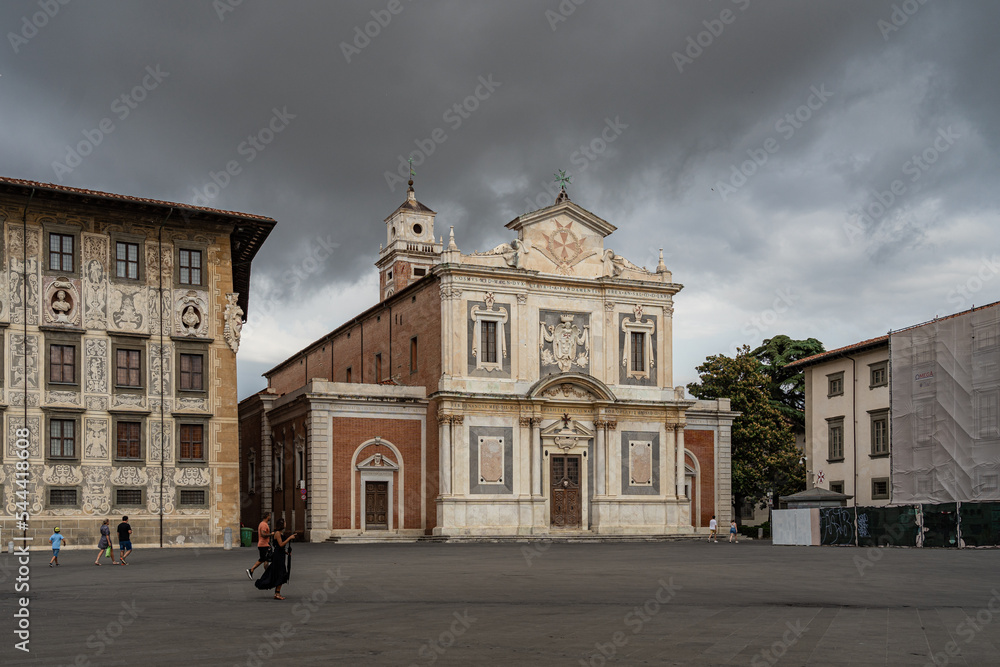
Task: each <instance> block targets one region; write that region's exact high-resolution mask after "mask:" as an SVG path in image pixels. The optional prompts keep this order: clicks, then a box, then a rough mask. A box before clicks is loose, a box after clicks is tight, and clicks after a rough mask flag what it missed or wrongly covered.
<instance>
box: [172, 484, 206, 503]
mask: <svg viewBox="0 0 1000 667" xmlns="http://www.w3.org/2000/svg"><path fill="white" fill-rule="evenodd" d="M184 491H199V492H200V493H201V494H202V499H203V500H202V502H200V503H185V502H182V501H181V498H182V497H183V492H184ZM208 503H209V493H208V487H206V486H178V487H177V507H178V509H180V508H184V509H208Z"/></svg>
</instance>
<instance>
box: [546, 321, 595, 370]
mask: <svg viewBox="0 0 1000 667" xmlns="http://www.w3.org/2000/svg"><path fill="white" fill-rule="evenodd" d="M575 320H576V317H575V316H574V315H570V314H561V315H559V323H558V324H555V325H551V324H549V325H546V324H545V322H544V321H543V322H542V324H541V330H540V331H539V334H538V346H539V348H541V361H542V364H543V365H545V366H549V365H554V366H558V367H559V370H561V371H562V372H563V373H566V372H569V370H570V369H571V368H572V367H573V366H579V367H580V368H586V367H587V365H588V364H589V363H590V327H589V326H587V325H584V326H582V327H581V326H579V325H578V324H577V323H576V322H575ZM546 345H548V347H546Z"/></svg>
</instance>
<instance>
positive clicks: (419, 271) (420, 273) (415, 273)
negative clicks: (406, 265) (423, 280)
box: [413, 269, 427, 278]
mask: <svg viewBox="0 0 1000 667" xmlns="http://www.w3.org/2000/svg"><path fill="white" fill-rule="evenodd" d="M426 275H427V269H413V277H414V278H420V277H422V276H426Z"/></svg>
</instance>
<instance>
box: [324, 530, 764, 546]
mask: <svg viewBox="0 0 1000 667" xmlns="http://www.w3.org/2000/svg"><path fill="white" fill-rule="evenodd" d="M704 539H706V537H705V535H696V534H693V533H678V534H675V535H595V534H593V533H569V532H560V533H550V534H547V535H419V536H410V535H386V534H382V535H379V534H377V533H375V534H363V535H337V536H331V537H328V538H327V539H326V541H327V542H336V543H338V544H385V543H395V544H403V543H416V542H448V543H454V544H458V543H483V544H502V543H528V542H560V543H587V544H595V543H622V542H673V541H690V540H704ZM744 539H749V538H744Z"/></svg>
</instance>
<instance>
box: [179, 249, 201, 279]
mask: <svg viewBox="0 0 1000 667" xmlns="http://www.w3.org/2000/svg"><path fill="white" fill-rule="evenodd" d="M177 267H178V269H180V276H179V281H180V284H181V285H201V269H202V266H201V251H200V250H180V251H178V257H177Z"/></svg>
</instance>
